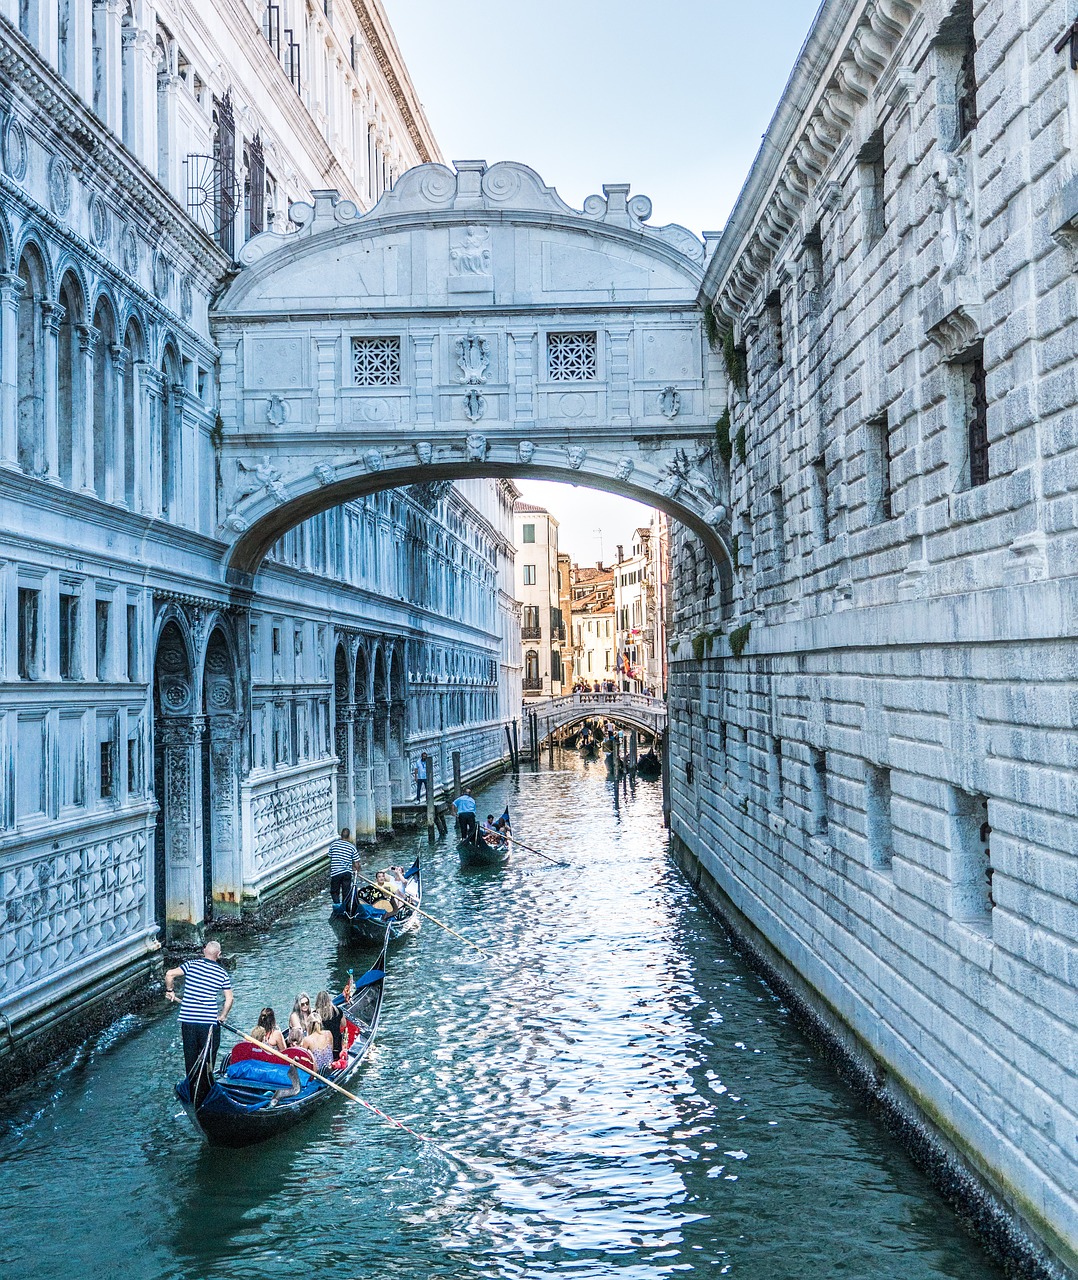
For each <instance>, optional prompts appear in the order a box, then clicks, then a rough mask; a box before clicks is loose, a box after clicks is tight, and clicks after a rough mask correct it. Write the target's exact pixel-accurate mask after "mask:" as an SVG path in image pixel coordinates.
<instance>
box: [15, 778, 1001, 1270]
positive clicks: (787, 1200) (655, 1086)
mask: <svg viewBox="0 0 1078 1280" xmlns="http://www.w3.org/2000/svg"><path fill="white" fill-rule="evenodd" d="M560 764H561V768H559V769H558V770H557V771H554V772H547V771H544V772H542V773H539V774H525V775H524V776H523V777H522V778H521V779H520V782H519V784H516V783H513V782H512V781H511V780H510V779H508V778H507V779H505V780H504V781H503V782H501V783H498V784H496V785H494V786H492V787H490V788H488V790H487V791H486V792H485V793H484V795H483V797H481V801H480V803H481V805H483V804H485V805H486V807H487V809H489V810H493V811H494V812H495V813H498V812H501V807H502V805H503V804H504V803H505V802H506V801H508V802H509V804H510V805H511V807H512V810H513V814H514V821H515V825H516V829H517V834H518V835H519V836H520V837H521V838H522V839H524V840H526V841H528V843H530V844H533V845H536V846H537V847H539V848H541V849H543V850H544V851H546V852H550V853H555V854H556V853H558V852H563V853H564V854H566V855H567V856H568V857H569V859H570V860H571V863H572V865H571V867H569V868H568V869H564V868H557V867H553V866H551V865H550V864H549V863H545V862H543V861H541V860H540V859H539V858H536V857H534V856H533V855H529V854H526V853H522V854H520V856H519V857H518V858H517V859H516V860H515V861H514V862H513V863H511V864H510V866H509V867H508V868H506V869H505V870H504V871H500V872H489V871H480V872H470V873H469V872H462V871H461V870H460V869H459V867H458V865H457V858H456V852H455V844H453V843H452V842H449V841H442V842H441V843H440V844H439V846H438V847H437V848H436V850H434V851H433V852H432V853H430V854H429V856H428V853H427V845H426V837H425V834H424V835H423V836H421V837H420V838H419V839H418V840H416V841H415V842H412V841H404V840H399V841H397V842H396V844H395V845H394V846H393V850H392V852H393V857H392V860H393V861H397V862H401V863H405V864H406V863H407V860H408V856H409V853H410V848H411V845H412V843H414V844H415V845H416V847H418V848H421V849H422V850H423V853H424V856H425V858H426V859H427V863H426V865H427V867H428V871H427V875H426V898H425V901H424V907H425V908H426V909H427V910H429V911H430V912H431V913H432V914H434V915H436V916H438V917H440V918H443V919H445V921H446V922H447V923H448V924H450V925H451V926H452V927H453V928H455V929H458V930H460V931H462V932H464V933H466V934H467V935H468V936H470V937H472V938H473V939H475V940H476V941H477V942H479V943H481V944H482V945H483V946H485V947H486V948H487V949H488V950H489V951H490V953H491V956H492V958H491V959H489V960H484V959H483V958H482V957H480V956H478V955H477V954H476V953H475V952H474V951H470V950H469V949H467V948H465V947H464V946H462V944H460V943H459V942H457V941H456V940H455V939H453V938H452V937H450V936H449V935H448V934H446V933H445V932H443V931H442V930H440V929H438V928H437V927H436V926H434V925H433V924H431V923H429V922H424V924H423V926H422V928H421V930H420V931H419V932H418V934H416V935H415V936H414V937H412V938H411V939H409V940H406V941H405V942H403V943H402V944H401V945H400V947H399V949H398V950H396V951H395V952H394V953H393V955H392V957H391V960H390V966H389V973H390V977H389V980H388V981H387V984H386V1000H385V1005H384V1007H383V1021H382V1028H381V1031H380V1034H379V1040H378V1044H377V1046H376V1049H375V1052H374V1055H373V1057H372V1060H371V1061H370V1063H369V1065H368V1066H367V1067H366V1068H365V1070H364V1072H363V1074H362V1075H361V1076H360V1078H359V1082H358V1084H357V1085H355V1086H354V1087H355V1088H356V1090H357V1092H359V1093H360V1094H361V1095H362V1096H363V1097H365V1098H367V1099H368V1100H370V1101H371V1102H373V1103H375V1104H376V1105H378V1106H379V1107H382V1108H383V1109H384V1110H386V1111H388V1112H390V1113H391V1114H392V1115H395V1116H397V1117H398V1118H400V1119H401V1120H403V1121H405V1122H406V1123H408V1124H410V1125H412V1126H414V1127H415V1128H417V1129H419V1130H421V1131H422V1132H425V1133H426V1134H427V1135H429V1136H430V1137H431V1138H432V1139H434V1140H435V1141H436V1142H437V1143H438V1144H440V1145H441V1146H442V1147H444V1148H445V1149H446V1151H447V1152H448V1153H449V1154H448V1155H446V1154H443V1153H442V1152H440V1151H439V1150H437V1149H434V1148H432V1147H430V1146H424V1145H423V1144H417V1143H416V1142H415V1141H414V1140H413V1139H411V1138H409V1137H408V1136H407V1135H406V1134H404V1133H401V1132H400V1131H399V1130H395V1129H392V1128H390V1127H389V1126H387V1125H386V1124H384V1123H383V1122H381V1121H379V1120H378V1119H377V1118H376V1117H374V1116H373V1115H371V1114H370V1113H369V1112H365V1111H363V1110H362V1109H360V1108H359V1107H356V1106H353V1105H350V1104H348V1103H344V1102H343V1101H342V1103H341V1104H340V1105H337V1104H336V1103H332V1104H330V1105H329V1106H327V1107H326V1109H325V1110H324V1111H323V1113H322V1114H321V1115H319V1116H317V1117H315V1118H314V1119H313V1120H312V1121H311V1122H310V1123H308V1124H306V1125H303V1126H300V1127H299V1128H297V1129H295V1130H293V1131H292V1132H291V1133H289V1134H286V1135H285V1136H284V1137H282V1138H281V1139H278V1140H277V1141H274V1142H272V1143H270V1144H268V1145H266V1146H262V1147H255V1148H248V1149H247V1150H246V1151H242V1152H229V1151H214V1150H210V1149H208V1148H206V1147H204V1146H203V1145H202V1144H201V1143H200V1142H199V1140H198V1138H197V1137H196V1135H195V1133H194V1131H193V1130H192V1128H191V1126H190V1123H189V1122H188V1120H187V1118H186V1116H184V1115H183V1114H182V1112H181V1111H180V1108H179V1105H178V1103H176V1102H175V1100H174V1097H173V1095H172V1085H173V1083H174V1080H175V1078H176V1076H177V1069H178V1067H179V1066H180V1065H181V1064H182V1061H183V1055H182V1051H181V1048H180V1042H179V1035H178V1028H177V1024H176V1021H175V1017H174V1014H170V1013H169V1012H168V1011H167V1010H166V1009H165V1008H164V1007H163V1006H162V1007H161V1008H160V1009H159V1010H157V1011H156V1012H155V1013H154V1014H152V1015H150V1016H147V1017H145V1018H143V1017H139V1018H136V1017H134V1016H132V1015H130V1014H127V1015H124V1011H123V1010H118V1011H117V1013H118V1018H119V1020H118V1021H117V1023H116V1024H115V1025H114V1026H113V1027H112V1028H110V1030H109V1031H108V1032H106V1033H104V1034H103V1035H102V1036H100V1037H98V1038H97V1039H96V1041H94V1042H91V1044H90V1045H89V1046H87V1047H86V1048H84V1049H79V1050H75V1051H73V1054H72V1060H71V1062H70V1063H69V1064H68V1065H67V1067H65V1068H64V1069H63V1070H62V1071H60V1072H59V1073H58V1074H57V1075H56V1076H55V1077H54V1078H52V1079H51V1080H50V1081H49V1082H48V1083H46V1082H44V1081H42V1082H39V1083H38V1084H37V1085H36V1086H35V1087H34V1088H33V1089H31V1090H27V1091H24V1092H23V1093H22V1094H20V1095H19V1096H18V1097H17V1098H16V1099H14V1100H13V1101H12V1102H9V1104H8V1107H7V1111H6V1113H5V1115H4V1117H3V1118H2V1119H3V1121H4V1129H3V1136H2V1138H0V1215H2V1221H3V1224H4V1228H3V1236H4V1239H3V1245H2V1254H3V1256H2V1257H0V1274H2V1275H3V1276H5V1277H6V1276H16V1275H18V1276H30V1277H50V1278H51V1277H53V1276H60V1275H61V1274H70V1275H72V1276H74V1277H76V1278H77V1280H97V1277H102V1278H105V1277H107V1278H108V1280H126V1278H127V1277H136V1276H137V1277H140V1278H141V1280H157V1278H160V1280H165V1278H168V1280H181V1278H182V1280H210V1278H211V1277H213V1278H216V1277H230V1278H232V1277H255V1276H259V1277H262V1276H265V1275H267V1274H268V1273H270V1272H272V1271H278V1270H280V1269H281V1268H285V1269H289V1270H291V1269H297V1268H298V1269H302V1270H303V1271H308V1270H310V1271H317V1272H319V1273H320V1274H327V1273H328V1274H332V1275H334V1276H335V1277H338V1278H342V1280H343V1278H347V1277H353V1276H355V1277H358V1276H367V1275H372V1274H382V1275H386V1276H393V1277H409V1280H433V1278H435V1277H439V1278H441V1277H474V1278H475V1280H480V1278H482V1277H492V1278H493V1277H497V1278H498V1280H501V1278H503V1277H504V1278H515V1277H521V1278H525V1277H546V1276H549V1275H552V1274H553V1273H555V1272H557V1273H558V1274H559V1275H565V1276H570V1277H573V1278H574V1280H591V1278H592V1277H606V1276H618V1277H624V1278H625V1280H637V1278H639V1280H657V1278H658V1277H667V1276H677V1275H680V1274H699V1275H706V1276H725V1275H729V1276H732V1277H737V1280H795V1278H796V1280H804V1278H805V1277H820V1278H822V1277H848V1278H849V1280H937V1278H939V1277H951V1278H953V1280H991V1278H992V1277H996V1276H998V1275H999V1273H998V1272H997V1271H996V1270H995V1269H994V1268H993V1267H992V1266H991V1264H990V1263H988V1262H987V1260H986V1259H985V1258H984V1256H983V1255H982V1253H981V1251H980V1249H979V1248H978V1246H977V1245H976V1244H975V1243H974V1242H972V1241H971V1240H969V1239H968V1238H967V1237H966V1236H965V1235H964V1234H963V1233H962V1231H961V1230H960V1229H959V1228H958V1226H957V1225H956V1223H955V1221H954V1219H953V1217H952V1215H951V1214H950V1213H949V1211H948V1210H947V1209H946V1208H945V1207H944V1206H943V1205H942V1204H941V1203H940V1202H939V1201H938V1200H937V1199H936V1198H935V1196H934V1195H933V1194H932V1192H931V1191H930V1189H929V1188H928V1187H927V1185H926V1183H925V1182H924V1180H923V1179H922V1178H921V1177H920V1175H919V1174H918V1173H917V1172H916V1171H915V1170H914V1169H913V1168H912V1167H911V1166H910V1164H909V1162H908V1161H907V1160H906V1159H905V1157H904V1156H903V1155H902V1153H901V1152H900V1151H899V1150H897V1149H896V1148H895V1146H894V1144H893V1143H892V1142H891V1141H890V1139H889V1138H888V1137H887V1135H886V1134H885V1133H884V1132H883V1131H882V1130H881V1129H880V1128H879V1126H878V1125H876V1124H875V1123H874V1122H872V1121H871V1120H870V1119H868V1118H867V1117H866V1116H865V1115H864V1114H863V1112H862V1111H861V1110H860V1108H859V1107H858V1105H857V1103H856V1102H855V1100H854V1099H853V1098H852V1097H851V1096H850V1095H849V1094H848V1093H847V1091H846V1090H845V1089H844V1088H843V1087H842V1086H841V1085H839V1084H838V1083H837V1082H836V1080H835V1079H834V1078H833V1077H832V1075H831V1074H830V1073H829V1071H828V1070H827V1068H826V1067H824V1066H823V1065H822V1064H820V1063H818V1062H817V1061H816V1060H815V1059H814V1056H813V1054H812V1052H811V1050H810V1049H809V1048H808V1047H807V1046H806V1045H805V1043H804V1042H803V1041H802V1040H801V1038H800V1037H799V1036H798V1035H797V1033H796V1032H795V1031H794V1030H792V1029H791V1027H790V1025H789V1021H788V1018H787V1015H786V1012H785V1010H784V1009H783V1008H782V1006H781V1004H780V1003H779V1002H778V1001H777V1000H776V998H775V997H774V996H773V995H772V994H771V993H770V992H769V990H768V989H767V988H766V987H765V986H764V985H763V984H762V983H761V982H760V980H759V979H758V978H757V977H755V975H753V974H752V973H751V972H750V971H749V970H747V969H746V968H745V967H744V965H743V964H742V963H741V961H740V960H739V959H738V958H737V957H736V956H735V955H734V954H733V953H731V951H730V949H729V947H728V946H727V944H726V942H725V940H724V938H723V936H722V934H721V932H720V931H719V930H718V928H717V927H716V926H715V924H714V923H713V922H712V921H711V920H710V919H709V918H708V916H707V914H706V913H705V912H704V911H703V910H702V909H701V908H700V907H699V906H698V905H697V903H696V901H695V899H694V898H693V896H692V894H691V892H690V890H689V889H688V888H687V886H686V885H685V884H684V882H683V881H682V880H681V879H680V877H679V875H678V873H677V871H676V869H675V867H674V865H673V863H672V861H671V860H670V858H669V856H668V854H667V851H666V839H665V833H664V831H663V829H662V815H661V793H660V788H659V784H658V783H646V782H640V783H638V784H636V786H635V788H630V787H629V786H628V784H623V786H622V788H621V791H620V796H619V803H618V804H617V805H616V806H615V803H614V787H613V784H612V783H611V782H609V781H608V780H607V778H606V774H605V769H604V767H603V766H602V764H595V763H592V764H591V765H590V766H586V765H583V764H582V763H581V762H579V761H577V760H576V759H575V758H572V757H569V756H566V757H564V758H563V759H562V760H561V761H560ZM388 860H390V859H389V856H388V851H387V852H383V854H382V855H381V858H380V859H373V860H372V865H380V864H382V863H384V862H386V861H388ZM327 916H328V895H326V894H322V895H321V896H320V897H319V898H318V899H316V900H315V901H313V902H311V903H309V904H307V905H305V906H303V907H300V908H298V909H297V910H296V911H294V912H293V913H292V914H291V915H289V916H288V917H287V918H286V919H285V920H284V921H282V922H281V923H280V924H279V925H278V926H277V927H276V929H275V930H274V931H273V932H272V933H271V934H269V935H264V936H261V937H257V938H249V939H248V938H245V939H243V940H241V941H238V942H236V943H235V944H234V945H230V946H228V947H226V949H227V950H234V951H235V952H236V956H237V962H236V969H235V972H234V975H233V980H234V984H235V987H236V991H237V1006H236V1010H235V1014H234V1020H235V1021H237V1022H243V1023H245V1024H247V1025H249V1024H251V1023H252V1022H253V1021H254V1017H255V1014H256V1013H257V1011H258V1009H259V1007H260V1006H261V1005H262V1004H263V1003H264V1002H266V1001H267V1000H268V1001H269V1002H270V1003H272V1004H273V1005H274V1006H275V1008H276V1009H277V1012H278V1016H279V1017H283V1016H285V1015H286V1014H287V1012H288V1010H289V1009H290V1008H291V1004H292V999H293V996H294V995H295V992H296V991H297V990H299V989H304V990H307V991H310V992H311V993H312V994H313V993H314V992H316V991H317V990H318V989H319V988H320V987H322V986H324V985H329V986H337V987H339V986H340V984H341V982H342V981H343V978H344V976H345V974H346V971H347V969H348V967H349V966H350V965H351V966H352V967H354V968H356V970H357V972H358V971H360V970H361V969H362V968H363V967H365V962H366V961H369V957H364V956H361V955H354V954H353V955H351V956H350V955H349V954H348V953H347V952H344V951H338V949H337V946H336V943H335V940H334V937H333V934H332V933H331V931H330V929H329V927H328V925H327V923H326V919H327ZM227 941H228V940H227V939H226V942H227ZM119 1015H124V1016H119Z"/></svg>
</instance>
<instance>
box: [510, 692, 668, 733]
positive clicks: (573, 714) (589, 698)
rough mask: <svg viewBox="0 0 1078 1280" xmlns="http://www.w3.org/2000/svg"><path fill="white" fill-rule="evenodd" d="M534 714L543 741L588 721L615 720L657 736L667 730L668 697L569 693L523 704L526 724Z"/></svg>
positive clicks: (626, 726)
mask: <svg viewBox="0 0 1078 1280" xmlns="http://www.w3.org/2000/svg"><path fill="white" fill-rule="evenodd" d="M532 716H534V717H535V721H534V723H535V725H536V729H537V739H538V741H539V742H542V741H543V740H544V739H545V738H547V737H549V735H550V734H552V733H554V732H556V731H557V730H558V729H565V728H567V727H568V726H570V725H574V724H580V723H581V722H583V721H584V720H613V721H614V722H615V723H616V724H618V725H619V726H622V727H624V728H628V729H639V730H641V731H642V732H644V733H647V734H651V735H652V736H653V737H658V736H659V735H661V734H663V733H665V732H666V700H665V699H664V698H651V697H648V696H647V694H643V693H567V694H563V695H562V696H561V697H556V698H528V699H526V700H525V702H524V705H523V720H524V723H525V724H527V723H528V721H529V718H530V717H532Z"/></svg>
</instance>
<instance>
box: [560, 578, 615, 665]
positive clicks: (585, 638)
mask: <svg viewBox="0 0 1078 1280" xmlns="http://www.w3.org/2000/svg"><path fill="white" fill-rule="evenodd" d="M569 576H570V586H569V589H570V593H571V595H572V618H571V626H572V637H573V651H574V652H573V658H574V669H575V675H576V681H577V682H578V683H584V684H587V685H593V684H596V683H598V684H603V683H605V682H607V681H613V680H616V679H617V669H616V665H615V664H616V659H617V624H616V621H615V616H614V570H613V569H612V568H607V567H606V566H605V565H603V564H602V563H601V562H600V563H599V564H597V565H596V566H595V568H594V569H592V568H590V567H587V566H582V565H574V566H573V568H572V569H571V571H570V575H569Z"/></svg>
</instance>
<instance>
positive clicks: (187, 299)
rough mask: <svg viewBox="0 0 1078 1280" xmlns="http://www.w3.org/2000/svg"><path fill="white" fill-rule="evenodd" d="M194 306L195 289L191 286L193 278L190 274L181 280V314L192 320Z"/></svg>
mask: <svg viewBox="0 0 1078 1280" xmlns="http://www.w3.org/2000/svg"><path fill="white" fill-rule="evenodd" d="M194 307H195V303H194V291H193V290H192V288H191V279H190V277H189V276H184V277H183V278H182V279H181V280H180V315H182V316H183V318H184V319H185V320H190V319H191V312H192V311H193V310H194Z"/></svg>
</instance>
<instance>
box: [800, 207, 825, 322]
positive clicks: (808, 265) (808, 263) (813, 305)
mask: <svg viewBox="0 0 1078 1280" xmlns="http://www.w3.org/2000/svg"><path fill="white" fill-rule="evenodd" d="M802 267H803V270H804V276H803V281H804V296H805V310H806V312H807V313H808V315H810V316H817V315H819V314H820V310H821V308H822V306H823V301H824V297H825V294H826V289H825V288H824V274H823V271H824V268H823V232H822V230H821V227H820V224H819V223H818V222H817V223H816V225H815V226H814V227H813V228H812V230H811V231H810V232H809V233H808V235H807V236H806V237H805V241H804V257H803V260H802Z"/></svg>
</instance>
